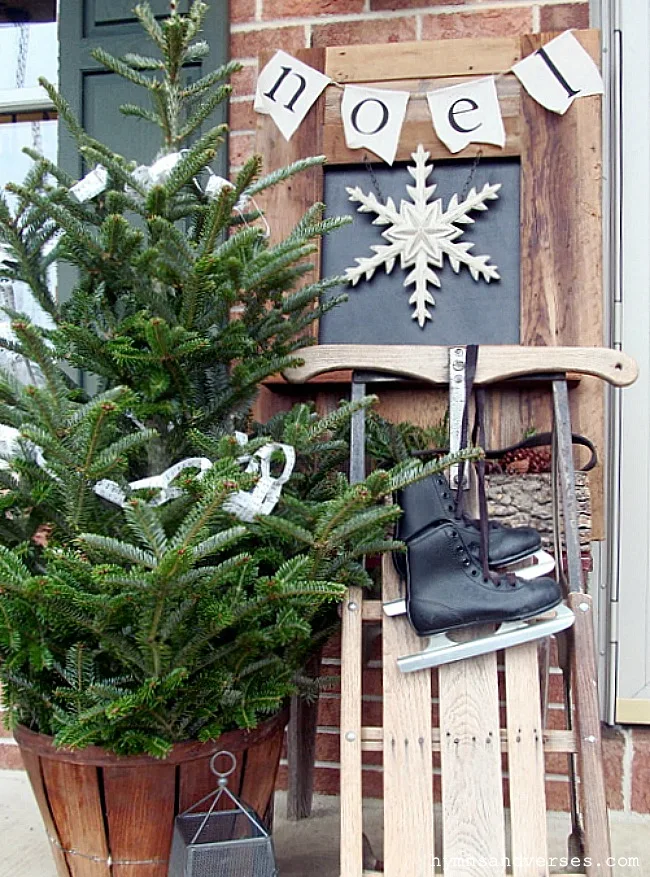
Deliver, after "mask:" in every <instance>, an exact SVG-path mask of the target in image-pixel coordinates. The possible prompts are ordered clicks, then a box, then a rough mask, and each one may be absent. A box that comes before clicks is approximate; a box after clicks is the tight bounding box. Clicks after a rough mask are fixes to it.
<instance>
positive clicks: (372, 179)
mask: <svg viewBox="0 0 650 877" xmlns="http://www.w3.org/2000/svg"><path fill="white" fill-rule="evenodd" d="M363 163H364V165H365V167H366V170H367V171H368V174H369V175H370V182H371V183H372V187H373V189H374V190H375V192H376V193H377V197H378V198H379V200H380V201H383V200H384V196H383V195H382V193H381V189H380V187H379V180H378V179H377V175H376V174H375V169H374V168H373V166H372V164H371V162H370V159H368V158H365V159H364V161H363Z"/></svg>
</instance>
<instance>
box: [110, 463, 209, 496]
mask: <svg viewBox="0 0 650 877" xmlns="http://www.w3.org/2000/svg"><path fill="white" fill-rule="evenodd" d="M184 469H200V472H199V475H198V477H199V478H201V477H202V476H203V475H205V473H206V472H207V471H208V470H209V469H212V463H211V462H210V460H208V458H207V457H188V458H187V459H185V460H181V461H180V463H174V465H173V466H170V467H169V469H165V471H164V472H162V473H161V474H160V475H152V476H151V477H149V478H141V479H140V480H139V481H132V482H131V483H130V484H129V487H130V488H131V490H158V491H160V492H159V493H158V495H157V496H155V497H153V499H151V500H150V501H149V503H148V505H150V506H159V505H163V504H164V503H166V502H169V500H170V499H176V498H177V497H179V496H182V495H183V490H182V489H181V488H180V487H171V483H172V481H174V479H176V478H178V476H179V475H180V473H181V472H182V471H183V470H184ZM94 490H95V493H96V494H97V496H101V498H102V499H107V500H108V501H109V502H112V503H115V505H119V506H122V508H124V507H125V506H126V505H127V496H126V494H125V492H124V491H123V490H122V488H121V487H120V485H119V484H117V483H116V482H115V481H110V480H109V479H108V478H104V479H103V480H102V481H98V482H97V484H96V485H95V487H94Z"/></svg>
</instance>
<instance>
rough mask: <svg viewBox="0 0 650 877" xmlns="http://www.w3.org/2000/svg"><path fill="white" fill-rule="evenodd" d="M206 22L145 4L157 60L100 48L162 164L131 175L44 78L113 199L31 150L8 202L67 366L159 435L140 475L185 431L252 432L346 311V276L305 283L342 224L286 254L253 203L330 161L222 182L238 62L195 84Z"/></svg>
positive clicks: (312, 233)
mask: <svg viewBox="0 0 650 877" xmlns="http://www.w3.org/2000/svg"><path fill="white" fill-rule="evenodd" d="M206 11H207V6H206V5H205V4H204V3H203V2H201V0H194V2H193V3H192V4H191V6H190V11H189V13H188V14H187V15H181V14H180V13H178V12H176V11H175V9H174V10H173V11H172V14H171V15H170V16H169V17H168V18H166V19H165V20H163V21H162V22H159V21H158V20H157V19H156V17H155V16H154V14H153V12H152V11H151V8H150V7H149V5H148V4H147V3H142V4H139V5H138V6H136V8H135V14H136V15H137V17H138V18H139V20H140V22H141V24H142V25H143V27H144V29H145V31H146V33H147V34H148V36H149V38H150V41H151V43H152V44H153V52H152V55H150V56H143V55H136V54H127V55H125V56H124V57H123V58H116V57H113V56H112V55H110V54H108V53H107V52H105V51H103V50H96V51H95V52H94V57H95V59H96V60H97V61H99V62H100V63H101V64H102V65H104V67H105V68H106V69H108V70H110V71H111V72H113V73H115V74H117V75H118V76H120V77H122V78H123V79H126V80H127V81H128V82H130V83H132V84H134V85H136V86H139V87H141V88H142V90H143V92H145V93H146V94H147V96H148V98H149V102H150V106H149V107H142V106H136V105H133V104H129V105H126V106H122V107H121V110H122V112H123V113H124V114H125V115H127V116H134V117H136V118H138V119H139V120H140V121H141V123H143V124H153V125H156V126H157V127H158V128H159V129H160V133H161V149H160V152H159V153H158V155H157V156H151V161H152V165H151V166H149V167H147V166H136V163H135V162H134V161H131V160H130V159H129V158H128V157H125V156H122V155H120V154H118V153H116V152H114V151H113V150H112V149H109V148H108V147H106V146H105V145H104V144H102V143H100V142H99V141H97V140H96V139H94V138H92V137H90V136H89V135H88V134H87V132H86V131H84V129H83V128H82V127H81V125H80V124H79V122H78V121H77V119H76V118H75V117H74V115H73V113H72V112H71V109H70V107H69V105H68V104H67V102H66V101H65V99H64V98H63V97H62V96H61V95H60V94H59V93H58V92H57V91H56V89H55V88H54V87H53V86H52V85H50V84H49V83H48V82H46V81H44V80H42V84H43V86H44V87H45V89H46V90H47V92H48V94H49V95H50V97H51V99H52V101H53V103H54V104H55V106H56V108H57V111H58V114H59V119H60V121H61V123H62V124H64V125H65V126H66V127H67V129H68V130H69V132H70V133H71V135H72V137H73V138H74V141H75V142H76V144H77V147H78V149H79V152H80V154H81V156H82V157H83V159H84V162H85V164H86V166H87V167H89V168H91V167H92V168H105V169H106V171H107V173H108V179H107V183H106V187H105V189H104V190H103V191H102V192H101V193H99V194H97V195H96V196H95V197H93V198H90V199H87V200H82V201H80V200H79V199H78V197H77V196H76V195H75V192H76V191H77V190H76V189H75V186H76V184H77V182H78V181H77V180H76V179H74V178H72V177H70V176H69V175H68V174H66V173H65V172H64V171H63V170H61V169H60V168H59V167H57V166H56V165H54V164H53V163H51V162H50V161H48V160H47V159H45V158H43V157H42V156H40V155H38V154H37V153H34V152H32V151H31V150H28V152H29V153H30V155H32V157H33V158H34V160H35V165H34V168H33V170H32V172H31V173H30V174H29V176H28V177H27V179H26V180H25V182H24V183H23V184H22V185H17V184H13V185H10V186H8V189H9V191H10V192H11V193H13V195H14V196H15V202H16V206H15V209H11V207H10V206H9V204H8V202H7V200H6V198H2V199H0V240H1V241H2V242H3V243H4V244H5V245H6V246H7V247H8V248H9V250H10V253H11V255H12V258H13V259H14V260H15V262H13V263H12V266H11V267H8V269H7V272H6V274H7V276H8V277H9V278H15V279H18V280H22V281H24V282H26V283H28V284H29V285H30V287H31V288H32V290H33V292H34V295H35V296H36V298H37V300H38V302H39V303H40V304H41V306H42V307H43V308H44V309H45V311H46V312H47V313H48V314H50V316H51V317H52V319H53V320H54V322H55V328H54V330H53V331H51V332H50V333H49V335H48V340H49V342H50V343H51V344H52V345H53V346H54V349H55V350H56V351H57V352H58V353H59V355H60V356H61V357H62V358H63V359H65V360H66V362H67V363H68V364H69V365H70V366H72V367H74V368H76V369H79V370H80V371H82V372H84V373H86V374H87V375H88V376H94V378H95V385H96V388H97V391H98V392H104V391H105V390H108V389H111V388H113V387H116V386H124V387H127V388H129V389H130V390H131V391H132V393H133V402H132V406H131V413H132V415H133V418H134V420H135V421H137V422H140V423H142V424H143V425H144V426H146V427H147V428H154V429H155V430H156V432H157V436H158V437H157V440H156V441H155V442H154V443H153V444H152V445H151V446H150V448H149V458H148V460H147V461H146V462H144V463H142V466H143V469H142V470H141V472H140V473H139V474H152V473H154V472H159V471H161V470H163V469H165V468H166V467H168V466H169V465H170V464H171V463H172V462H174V461H175V460H177V459H179V458H180V457H182V456H183V455H187V453H188V452H189V450H190V448H189V446H188V442H187V436H188V433H189V432H190V430H200V431H203V432H206V433H209V434H212V435H219V434H221V433H223V432H224V431H232V429H233V428H244V427H245V425H246V421H247V417H248V414H249V410H250V405H251V402H252V400H253V399H254V397H255V394H256V392H257V389H258V387H259V384H260V382H261V381H263V380H264V379H265V378H267V377H269V376H270V375H272V374H275V373H277V372H279V371H281V370H283V369H285V368H288V367H290V366H291V365H292V364H293V363H295V362H296V358H295V351H296V350H297V349H298V348H299V347H302V346H304V345H305V344H308V343H310V336H309V333H308V331H307V330H308V328H309V326H310V325H311V324H312V323H313V322H314V321H315V320H317V319H318V318H319V317H320V316H321V315H322V313H323V311H324V310H325V309H328V308H330V307H333V306H335V304H336V303H337V302H338V301H340V297H338V298H336V297H335V298H334V299H333V300H331V301H330V302H329V303H328V304H327V305H320V304H319V297H320V295H321V293H322V292H323V291H324V290H326V289H328V288H330V287H333V286H335V285H337V284H338V283H339V282H340V278H330V279H327V280H323V281H320V282H317V283H307V284H305V283H303V282H302V278H304V276H305V275H306V274H307V273H308V272H309V270H310V267H311V266H310V264H309V261H308V259H309V257H310V256H311V255H312V254H314V253H316V252H317V249H318V243H317V241H318V238H319V237H320V236H321V235H323V234H325V233H327V232H330V231H332V230H334V229H336V228H338V227H339V226H340V225H342V224H343V223H344V222H346V221H347V220H346V219H323V218H322V209H323V207H322V205H321V204H316V205H314V206H313V207H312V208H311V209H310V210H309V211H308V212H307V213H306V214H305V216H304V217H303V218H302V220H301V221H300V222H299V223H298V225H297V226H296V228H295V229H294V230H293V232H292V233H291V234H289V235H288V236H287V237H286V238H285V239H284V240H282V241H280V242H279V243H277V244H275V245H271V244H270V243H269V240H268V238H267V234H266V230H265V227H264V225H263V224H261V223H260V222H259V221H257V220H259V217H260V213H259V210H258V209H257V206H256V201H255V198H256V196H258V195H259V194H260V193H263V192H264V191H265V190H266V189H268V188H269V187H271V186H275V185H278V184H281V183H282V182H284V181H285V180H287V179H288V178H290V177H291V176H293V175H294V174H296V173H300V172H301V171H303V170H305V169H307V168H309V167H311V166H313V165H314V164H318V163H321V162H322V161H323V158H322V157H316V158H309V159H305V160H304V161H299V162H297V163H295V164H293V165H291V166H290V167H287V168H283V169H280V170H279V171H275V172H273V173H271V174H269V175H267V176H265V177H262V178H260V172H261V158H260V157H259V156H253V157H251V158H250V159H249V160H248V161H247V162H246V163H245V165H244V167H243V168H242V170H241V171H240V172H239V173H238V174H237V176H236V178H235V179H234V181H233V182H232V183H230V182H227V181H225V180H221V181H220V187H219V186H214V185H213V183H214V181H215V180H217V178H216V177H215V175H214V174H213V172H212V170H211V168H210V164H211V162H212V161H213V160H214V158H215V156H216V154H217V151H218V149H219V147H220V145H221V144H222V142H223V140H224V138H225V136H226V127H225V126H224V125H216V126H210V125H209V119H210V116H211V114H212V113H213V112H214V110H215V109H216V107H218V106H219V105H220V104H221V103H222V102H223V101H224V100H226V99H227V98H228V96H229V94H230V91H231V88H230V86H229V85H228V84H227V83H226V80H227V78H228V76H229V75H230V74H231V73H233V72H234V71H235V70H237V69H238V65H237V64H236V63H229V64H226V65H225V66H224V67H222V68H220V69H218V70H216V71H213V72H210V73H208V74H206V75H204V76H203V77H201V78H200V79H199V80H198V81H197V82H194V83H191V84H189V85H188V84H185V82H184V80H183V75H182V74H183V67H184V65H186V64H189V63H195V62H197V61H199V60H200V59H201V58H203V57H205V56H206V55H207V53H208V46H207V44H206V43H205V42H204V41H202V40H201V39H200V29H201V23H202V21H203V19H204V17H205V14H206ZM218 182H219V181H218ZM55 261H57V262H64V263H68V264H70V265H72V266H73V267H74V269H75V273H76V282H75V285H74V288H73V289H72V290H71V292H70V295H69V297H68V298H67V300H66V301H65V302H63V303H61V304H58V303H55V302H54V301H52V299H51V297H50V295H49V292H48V288H47V269H48V267H49V265H50V264H52V263H53V262H55ZM233 316H234V318H233ZM17 349H18V350H20V349H21V346H20V343H19V344H18V347H17Z"/></svg>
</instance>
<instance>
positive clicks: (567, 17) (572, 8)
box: [539, 3, 589, 31]
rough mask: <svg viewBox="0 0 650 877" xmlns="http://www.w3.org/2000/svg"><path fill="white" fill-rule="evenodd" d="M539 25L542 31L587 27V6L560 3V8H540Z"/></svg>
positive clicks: (585, 4)
mask: <svg viewBox="0 0 650 877" xmlns="http://www.w3.org/2000/svg"><path fill="white" fill-rule="evenodd" d="M539 23H540V28H541V30H543V31H547V30H567V29H568V28H570V27H589V4H588V3H562V4H561V5H560V6H541V7H540V10H539Z"/></svg>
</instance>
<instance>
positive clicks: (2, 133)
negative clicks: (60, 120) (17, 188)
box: [0, 121, 57, 188]
mask: <svg viewBox="0 0 650 877" xmlns="http://www.w3.org/2000/svg"><path fill="white" fill-rule="evenodd" d="M56 130H57V123H56V121H49V122H38V123H37V131H36V132H35V131H34V130H33V128H32V123H31V122H15V123H14V124H7V125H0V186H2V187H3V188H4V187H5V186H6V184H7V183H9V182H14V183H20V182H22V180H23V179H24V177H25V174H26V173H27V172H28V171H29V170H30V169H31V167H32V165H33V164H34V162H33V161H32V160H31V158H29V157H28V156H27V155H25V154H24V153H23V151H22V149H23V147H24V146H31V147H34V146H35V145H36V148H40V151H41V152H42V153H43V155H44V156H46V158H50V159H52V161H56V152H57V144H56ZM38 132H40V134H39V133H38ZM35 135H36V136H35ZM39 137H40V146H39V145H38V139H39ZM35 140H36V141H37V142H36V144H35Z"/></svg>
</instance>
